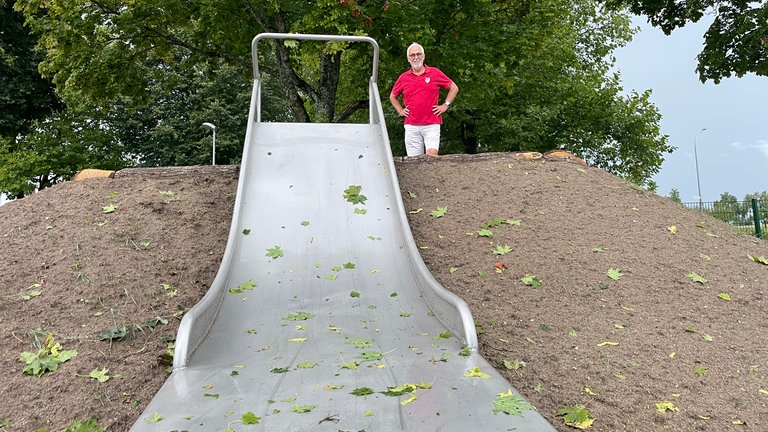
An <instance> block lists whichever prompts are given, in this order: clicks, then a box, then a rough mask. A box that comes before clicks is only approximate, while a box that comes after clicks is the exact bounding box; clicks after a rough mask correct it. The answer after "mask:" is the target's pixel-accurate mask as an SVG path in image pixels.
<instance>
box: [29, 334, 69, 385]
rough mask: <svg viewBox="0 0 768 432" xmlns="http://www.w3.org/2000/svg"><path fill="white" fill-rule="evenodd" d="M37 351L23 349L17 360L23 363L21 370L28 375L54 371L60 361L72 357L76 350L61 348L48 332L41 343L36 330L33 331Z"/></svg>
mask: <svg viewBox="0 0 768 432" xmlns="http://www.w3.org/2000/svg"><path fill="white" fill-rule="evenodd" d="M33 334H34V339H35V343H34V345H35V347H36V348H37V351H35V352H29V351H24V352H22V353H21V355H20V356H19V361H20V362H22V363H24V368H23V369H22V372H24V373H25V374H28V375H34V376H38V377H40V376H43V374H45V373H46V372H56V371H57V370H58V369H59V365H60V364H61V363H64V362H66V361H67V360H70V359H72V358H74V357H75V356H76V355H77V351H76V350H62V347H61V344H59V343H58V342H54V340H53V335H52V334H51V333H48V335H47V336H46V338H45V342H43V343H42V344H41V343H40V341H39V340H38V338H37V334H38V331H35V332H33Z"/></svg>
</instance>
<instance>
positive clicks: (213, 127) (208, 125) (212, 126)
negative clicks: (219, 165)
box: [203, 122, 216, 165]
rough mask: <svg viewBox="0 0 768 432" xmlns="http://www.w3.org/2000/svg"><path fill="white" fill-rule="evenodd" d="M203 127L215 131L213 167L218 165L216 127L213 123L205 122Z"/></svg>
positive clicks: (212, 156) (212, 155)
mask: <svg viewBox="0 0 768 432" xmlns="http://www.w3.org/2000/svg"><path fill="white" fill-rule="evenodd" d="M203 127H204V128H206V129H210V130H211V131H213V153H212V154H211V165H216V126H214V125H213V123H208V122H205V123H203Z"/></svg>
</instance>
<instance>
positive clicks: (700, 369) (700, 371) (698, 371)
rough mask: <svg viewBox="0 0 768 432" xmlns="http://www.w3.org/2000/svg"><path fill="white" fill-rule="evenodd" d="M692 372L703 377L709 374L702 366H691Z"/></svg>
mask: <svg viewBox="0 0 768 432" xmlns="http://www.w3.org/2000/svg"><path fill="white" fill-rule="evenodd" d="M693 373H694V375H696V376H697V377H699V378H703V377H705V376H707V374H709V371H708V370H707V368H705V367H703V366H696V367H695V368H693Z"/></svg>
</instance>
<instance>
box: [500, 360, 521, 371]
mask: <svg viewBox="0 0 768 432" xmlns="http://www.w3.org/2000/svg"><path fill="white" fill-rule="evenodd" d="M525 366H526V363H525V362H524V361H523V360H518V359H515V360H514V361H509V360H504V367H505V368H507V369H510V370H518V369H522V368H524V367H525Z"/></svg>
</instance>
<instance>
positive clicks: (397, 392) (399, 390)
mask: <svg viewBox="0 0 768 432" xmlns="http://www.w3.org/2000/svg"><path fill="white" fill-rule="evenodd" d="M416 389H417V386H416V385H415V384H403V385H401V386H397V387H387V390H386V391H383V392H381V394H383V395H385V396H402V395H404V394H408V393H413V392H415V391H416Z"/></svg>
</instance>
